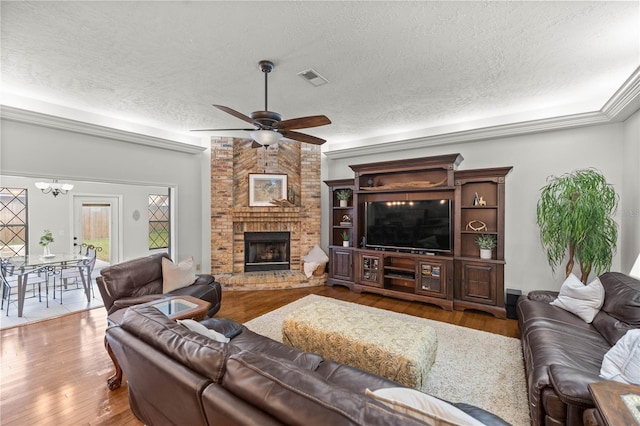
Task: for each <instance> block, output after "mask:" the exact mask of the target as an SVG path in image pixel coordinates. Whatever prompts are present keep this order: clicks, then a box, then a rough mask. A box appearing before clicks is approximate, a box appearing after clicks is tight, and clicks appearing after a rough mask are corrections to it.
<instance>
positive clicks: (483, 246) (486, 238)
mask: <svg viewBox="0 0 640 426" xmlns="http://www.w3.org/2000/svg"><path fill="white" fill-rule="evenodd" d="M476 244H477V245H478V247H480V259H491V250H493V249H494V248H495V247H496V246H497V245H498V241H497V240H496V236H495V235H493V234H480V235H477V236H476Z"/></svg>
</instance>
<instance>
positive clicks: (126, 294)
mask: <svg viewBox="0 0 640 426" xmlns="http://www.w3.org/2000/svg"><path fill="white" fill-rule="evenodd" d="M163 258H166V259H169V260H171V259H170V258H169V255H168V254H167V253H158V254H153V255H151V256H146V257H141V258H138V259H133V260H129V261H127V262H122V263H118V264H115V265H111V266H109V267H106V268H103V269H102V270H101V271H100V276H98V277H97V278H96V283H97V284H98V289H99V290H100V294H101V295H102V300H103V301H104V307H105V308H106V310H107V315H111V314H112V313H114V312H116V311H117V310H119V309H123V308H128V307H129V306H134V305H139V304H141V303H147V302H151V301H153V300H157V299H160V298H162V297H166V296H167V295H171V296H193V297H197V298H198V299H202V300H206V301H207V302H209V303H211V308H210V309H209V311H208V312H207V316H210V317H211V316H213V315H215V313H216V312H218V310H220V303H221V302H222V289H221V287H220V283H218V282H216V281H215V278H214V277H213V276H212V275H209V274H202V275H197V276H196V281H195V282H194V283H193V284H191V285H188V286H186V287H182V288H179V289H176V290H173V291H170V292H169V293H166V294H163V293H162V259H163Z"/></svg>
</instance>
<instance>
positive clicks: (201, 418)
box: [107, 306, 507, 426]
mask: <svg viewBox="0 0 640 426" xmlns="http://www.w3.org/2000/svg"><path fill="white" fill-rule="evenodd" d="M201 323H202V324H204V325H205V326H206V327H207V328H209V329H213V330H216V331H218V332H219V333H222V334H224V335H225V336H227V337H230V338H231V340H230V342H229V343H220V342H217V341H215V340H213V339H211V338H210V337H206V336H203V335H201V334H197V333H195V332H193V331H190V330H188V329H187V328H186V327H184V326H182V325H180V324H178V323H176V322H174V321H172V320H169V319H168V318H167V317H166V316H164V315H163V314H162V313H160V312H159V311H158V310H156V309H154V308H153V307H142V306H138V307H132V308H130V309H128V310H127V311H126V312H125V314H124V317H123V320H122V323H121V324H120V325H119V326H112V327H110V328H108V329H107V340H108V342H109V345H110V347H111V348H112V350H113V352H114V353H115V355H116V357H117V359H118V361H119V362H120V365H121V366H122V369H123V370H124V373H125V377H126V378H127V382H128V388H129V402H130V406H131V409H132V411H133V413H134V414H135V415H136V417H138V419H140V420H141V421H142V422H144V423H145V424H147V425H190V426H196V425H218V426H225V425H249V426H250V425H256V426H257V425H260V426H270V425H304V426H313V425H403V426H414V425H423V424H425V423H422V422H420V421H418V420H416V419H414V418H412V417H409V416H408V415H406V414H402V413H400V412H398V411H395V410H393V409H391V408H389V407H387V406H385V405H383V404H382V403H380V402H379V401H377V400H375V399H373V398H371V397H369V396H366V395H365V390H366V389H367V388H369V389H371V390H376V389H380V388H387V387H398V386H401V385H399V384H397V383H395V382H392V381H389V380H387V379H384V378H382V377H379V376H376V375H373V374H370V373H366V372H364V371H361V370H358V369H355V368H352V367H349V366H346V365H344V364H340V363H336V362H333V361H329V360H324V359H323V358H322V357H321V356H320V355H317V354H313V353H308V352H303V351H301V350H298V349H295V348H292V347H289V346H286V345H284V344H282V343H279V342H276V341H274V340H272V339H269V338H267V337H265V336H261V335H259V334H256V333H253V332H252V331H250V330H249V329H247V328H246V327H244V326H242V325H240V324H238V323H236V322H234V321H231V320H228V319H222V318H210V319H207V320H204V321H202V322H201ZM453 405H455V406H456V407H458V408H460V409H461V410H463V411H464V412H466V413H468V414H470V415H471V416H472V417H474V418H476V419H478V420H480V421H481V422H483V423H485V424H487V425H507V423H505V422H504V421H502V420H501V419H500V418H498V417H496V416H494V415H493V414H491V413H488V412H486V411H484V410H482V409H480V408H477V407H474V406H471V405H467V404H453Z"/></svg>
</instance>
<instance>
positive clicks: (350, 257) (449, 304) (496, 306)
mask: <svg viewBox="0 0 640 426" xmlns="http://www.w3.org/2000/svg"><path fill="white" fill-rule="evenodd" d="M462 160H463V158H462V156H461V155H460V154H450V155H440V156H434V157H425V158H415V159H409V160H397V161H385V162H378V163H369V164H357V165H351V166H349V167H350V168H351V169H352V170H353V171H354V175H355V177H354V179H336V180H327V181H325V183H326V184H327V186H328V187H329V191H330V196H331V202H330V213H331V214H330V223H329V228H330V232H329V252H330V254H329V258H330V262H329V279H328V281H327V285H330V286H333V285H342V286H346V287H348V288H350V289H351V290H352V291H355V292H358V293H360V292H363V291H365V292H370V293H377V294H381V295H385V296H392V297H397V298H401V299H405V300H414V301H420V302H425V303H430V304H434V305H438V306H440V307H442V308H443V309H446V310H452V309H456V310H464V309H475V310H479V311H484V312H488V313H490V314H492V315H494V316H496V317H498V318H506V311H505V306H504V264H505V261H504V195H505V190H504V185H505V176H506V175H507V174H508V173H509V172H510V171H511V169H512V168H511V167H499V168H488V169H474V170H456V168H457V167H458V165H459V164H460V163H461V162H462ZM344 189H350V190H351V191H352V194H351V197H350V199H349V200H348V203H347V206H346V207H345V206H340V203H339V200H338V197H337V191H339V190H344ZM419 200H420V201H422V200H444V201H442V202H443V203H446V202H447V200H448V201H449V202H450V205H451V215H450V221H451V223H450V229H451V235H450V238H451V246H450V247H449V248H448V249H445V250H438V251H432V250H429V249H413V248H412V249H395V248H384V247H382V248H381V247H375V248H371V247H367V246H366V241H365V240H363V238H364V237H365V236H366V228H365V226H366V208H365V206H367V203H372V202H377V201H383V202H388V203H411V202H414V201H419ZM344 232H346V233H347V234H348V235H349V247H345V246H343V243H342V241H343V238H342V234H343V233H344ZM478 234H489V235H493V236H495V238H496V242H497V246H496V248H494V249H493V250H492V258H491V259H481V258H480V255H479V252H480V251H479V248H478V246H477V244H476V243H475V238H476V237H477V236H478Z"/></svg>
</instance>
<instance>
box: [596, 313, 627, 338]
mask: <svg viewBox="0 0 640 426" xmlns="http://www.w3.org/2000/svg"><path fill="white" fill-rule="evenodd" d="M591 324H592V325H593V326H594V327H595V329H596V330H598V332H599V333H600V334H601V335H602V336H604V338H605V339H607V342H609V344H610V345H611V346H613V345H615V344H616V343H617V342H618V340H620V338H621V337H622V336H624V335H625V333H626V332H627V331H629V330H633V327H632V326H630V325H629V324H627V323H626V322H623V321H620V320H619V319H617V318H614V317H612V316H611V315H609V314H608V313H606V312H605V311H603V310H601V311H600V312H598V314H597V315H596V317H595V318H594V319H593V322H592V323H591Z"/></svg>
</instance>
